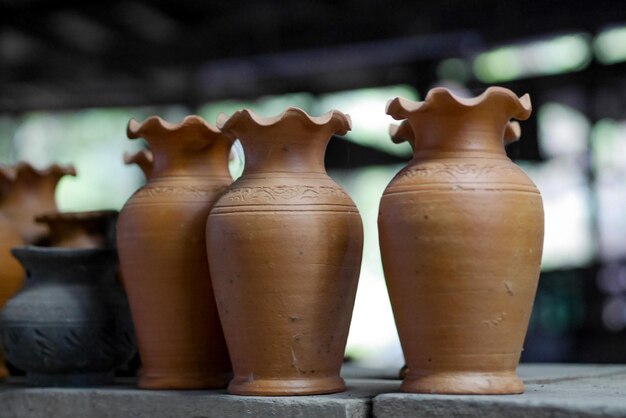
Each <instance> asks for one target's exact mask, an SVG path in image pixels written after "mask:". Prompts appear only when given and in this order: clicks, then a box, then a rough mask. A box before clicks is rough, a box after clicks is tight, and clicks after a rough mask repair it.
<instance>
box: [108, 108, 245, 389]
mask: <svg viewBox="0 0 626 418" xmlns="http://www.w3.org/2000/svg"><path fill="white" fill-rule="evenodd" d="M128 137H129V138H139V137H143V138H145V139H146V140H147V141H148V143H149V145H150V148H151V149H152V151H153V152H154V168H153V170H152V173H151V174H150V177H149V179H148V183H147V184H146V185H145V186H144V187H142V188H141V189H139V190H138V191H137V192H136V193H135V194H134V195H133V196H132V197H131V198H130V199H129V200H128V202H127V203H126V205H125V206H124V208H123V209H122V211H121V213H120V216H119V219H118V223H117V245H118V250H119V254H120V263H121V267H122V274H123V277H124V284H125V288H126V291H127V293H128V297H129V301H130V306H131V312H132V317H133V322H134V324H135V333H136V336H137V345H138V349H139V355H140V358H141V361H142V371H141V373H140V376H139V382H138V384H139V386H140V387H142V388H149V389H168V388H171V389H194V388H219V387H224V386H226V384H227V383H228V380H229V378H230V362H229V359H228V352H227V350H226V344H225V342H224V337H223V333H222V328H221V326H220V322H219V318H218V314H217V309H216V306H215V300H214V297H213V291H212V288H211V280H210V276H209V267H208V264H207V256H206V250H205V231H204V227H205V224H206V218H207V216H208V214H209V209H210V207H211V205H212V204H213V202H214V201H215V200H216V199H217V197H218V195H219V194H220V193H221V192H223V191H224V190H225V189H226V188H227V187H228V185H229V184H230V183H231V182H232V179H231V177H230V174H229V172H228V155H229V150H230V146H231V144H232V142H233V138H232V137H231V136H229V135H225V134H223V133H221V132H219V131H218V130H217V129H216V128H214V127H212V126H210V125H208V124H207V123H206V122H204V120H202V119H201V118H199V117H197V116H188V117H186V118H185V119H184V120H183V121H182V122H181V123H180V124H176V125H175V124H170V123H167V122H165V121H163V120H161V119H160V118H157V117H151V118H148V119H147V120H145V121H144V122H143V123H141V124H140V123H138V122H137V121H135V120H131V121H130V122H129V124H128Z"/></svg>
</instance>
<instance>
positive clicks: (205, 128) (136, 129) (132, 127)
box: [126, 115, 232, 139]
mask: <svg viewBox="0 0 626 418" xmlns="http://www.w3.org/2000/svg"><path fill="white" fill-rule="evenodd" d="M173 133H178V134H187V135H194V136H195V137H200V138H207V139H208V138H211V137H214V136H215V135H220V136H225V137H227V138H228V139H232V138H231V135H228V134H225V133H224V132H222V131H221V130H219V129H217V128H216V127H215V126H213V125H211V124H209V123H207V121H205V120H204V119H203V118H201V117H200V116H197V115H189V116H186V117H185V118H184V119H183V120H182V121H181V122H179V123H170V122H167V121H165V120H163V119H161V118H160V117H159V116H150V117H148V118H146V119H145V120H144V121H143V122H139V121H137V120H136V119H134V118H133V119H130V120H129V121H128V126H127V128H126V135H127V136H128V138H129V139H137V138H145V137H146V136H152V135H162V134H173Z"/></svg>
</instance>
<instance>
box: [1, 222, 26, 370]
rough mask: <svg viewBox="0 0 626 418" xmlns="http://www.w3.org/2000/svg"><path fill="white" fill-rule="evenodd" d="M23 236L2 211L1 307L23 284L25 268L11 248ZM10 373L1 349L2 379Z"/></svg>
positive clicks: (17, 243)
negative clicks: (14, 255)
mask: <svg viewBox="0 0 626 418" xmlns="http://www.w3.org/2000/svg"><path fill="white" fill-rule="evenodd" d="M22 243H23V242H22V237H20V234H19V233H18V232H17V230H15V229H14V227H13V225H12V224H11V222H10V221H9V220H8V219H7V218H6V217H5V216H4V215H3V214H2V213H1V212H0V309H1V308H2V306H4V303H5V302H6V301H7V300H8V299H9V298H10V297H11V296H12V295H13V294H14V293H15V292H17V290H18V289H19V288H20V287H21V286H22V281H23V280H24V269H22V266H21V265H20V263H19V262H18V261H17V260H16V259H15V258H14V257H13V255H12V254H11V248H13V247H17V246H19V245H22ZM8 375H9V372H8V370H7V368H6V367H5V365H4V359H3V356H2V351H0V379H4V378H6V377H7V376H8Z"/></svg>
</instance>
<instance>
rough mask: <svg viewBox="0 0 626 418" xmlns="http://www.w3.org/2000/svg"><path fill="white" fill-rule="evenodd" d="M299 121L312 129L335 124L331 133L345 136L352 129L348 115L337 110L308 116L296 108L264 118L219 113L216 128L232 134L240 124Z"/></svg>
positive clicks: (241, 112)
mask: <svg viewBox="0 0 626 418" xmlns="http://www.w3.org/2000/svg"><path fill="white" fill-rule="evenodd" d="M292 119H300V120H302V121H303V122H304V123H305V124H307V125H309V126H312V127H322V126H325V125H328V124H335V125H336V127H335V130H334V131H333V133H335V134H337V135H345V134H346V133H347V132H348V131H350V130H351V129H352V120H351V119H350V116H349V115H346V114H345V113H343V112H340V111H338V110H331V111H329V112H326V113H324V114H323V115H321V116H310V115H309V114H308V113H306V112H305V111H304V110H302V109H300V108H297V107H288V108H287V109H285V111H284V112H283V113H281V114H280V115H277V116H270V117H264V116H260V115H258V114H256V113H255V112H254V111H252V110H250V109H241V110H238V111H236V112H235V113H233V114H232V115H231V116H228V115H226V114H224V113H220V114H219V115H218V116H217V127H218V128H219V129H220V130H221V131H222V132H234V131H235V130H237V128H238V127H240V126H241V124H251V125H256V126H262V127H274V126H277V125H279V124H281V123H284V122H285V121H287V120H292Z"/></svg>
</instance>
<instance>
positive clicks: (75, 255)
mask: <svg viewBox="0 0 626 418" xmlns="http://www.w3.org/2000/svg"><path fill="white" fill-rule="evenodd" d="M13 251H14V254H15V256H16V257H17V258H18V259H19V260H20V262H21V263H22V264H23V266H24V268H25V269H26V271H27V274H26V281H25V283H24V286H23V287H22V288H21V289H20V290H19V291H18V292H17V293H16V294H15V295H14V296H13V297H12V298H11V299H10V300H9V301H8V302H7V303H6V304H5V306H4V308H3V310H2V311H1V312H0V329H1V337H2V338H1V340H2V345H3V347H4V350H5V354H6V357H7V360H9V361H10V362H11V363H12V364H14V365H15V366H16V367H18V368H20V369H22V370H24V371H26V376H27V381H28V383H29V384H30V385H34V386H85V385H102V384H107V383H111V382H112V379H113V376H114V371H115V369H116V368H118V367H121V366H123V365H124V364H125V363H127V362H128V360H130V358H131V357H132V355H133V354H134V352H135V349H134V343H133V340H134V337H133V332H132V324H131V320H130V312H129V310H128V303H127V301H126V298H125V296H124V295H123V293H122V292H121V290H120V289H119V287H118V286H117V283H116V282H115V271H116V266H117V255H116V253H115V250H112V249H68V248H48V247H35V246H27V247H17V248H15V249H14V250H13Z"/></svg>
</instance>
